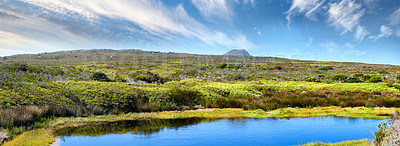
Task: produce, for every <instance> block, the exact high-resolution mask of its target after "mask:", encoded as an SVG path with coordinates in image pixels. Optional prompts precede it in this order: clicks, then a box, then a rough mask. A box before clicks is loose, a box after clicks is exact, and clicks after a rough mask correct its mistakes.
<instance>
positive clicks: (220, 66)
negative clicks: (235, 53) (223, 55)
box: [217, 63, 227, 69]
mask: <svg viewBox="0 0 400 146" xmlns="http://www.w3.org/2000/svg"><path fill="white" fill-rule="evenodd" d="M226 66H227V64H226V63H221V64H220V65H218V66H217V68H220V69H224V68H225V67H226Z"/></svg>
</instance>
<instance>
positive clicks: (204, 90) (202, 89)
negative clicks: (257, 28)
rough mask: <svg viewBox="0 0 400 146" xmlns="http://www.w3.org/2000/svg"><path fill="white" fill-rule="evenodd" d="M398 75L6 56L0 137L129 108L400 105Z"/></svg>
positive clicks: (156, 55)
mask: <svg viewBox="0 0 400 146" xmlns="http://www.w3.org/2000/svg"><path fill="white" fill-rule="evenodd" d="M66 64H68V65H66ZM399 70H400V66H393V65H374V64H362V63H341V62H316V61H299V60H289V59H282V58H273V57H230V56H215V55H193V54H179V53H161V52H145V51H140V50H119V51H116V50H105V49H103V50H78V51H64V52H55V53H44V54H34V55H32V54H31V55H15V56H9V57H3V58H1V60H0V80H1V82H0V126H1V128H0V131H1V132H6V133H7V135H8V136H10V137H11V138H15V136H16V135H18V134H20V133H22V132H24V131H27V130H31V129H36V128H39V127H43V123H46V122H47V121H48V120H49V119H53V118H61V117H86V116H89V117H90V116H94V115H115V114H126V113H131V112H152V111H171V110H189V109H198V108H243V109H262V110H265V111H270V110H279V109H282V108H283V109H284V108H296V107H297V108H313V107H329V106H338V107H343V108H344V107H360V106H361V107H364V106H365V107H369V108H375V109H376V108H378V107H399V106H400V98H399V96H400V94H399V93H400V85H399V84H398V83H396V81H398V80H399ZM369 112H372V111H369ZM277 115H280V114H277Z"/></svg>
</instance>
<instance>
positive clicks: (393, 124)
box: [374, 110, 400, 146]
mask: <svg viewBox="0 0 400 146" xmlns="http://www.w3.org/2000/svg"><path fill="white" fill-rule="evenodd" d="M399 115H400V113H399V111H398V110H396V112H395V113H394V114H393V115H392V118H391V121H390V122H388V123H381V124H379V125H378V128H379V129H378V131H376V132H375V134H374V135H375V140H374V144H375V145H378V146H381V145H382V146H392V145H399V144H400V137H399V136H400V133H399V132H400V121H399Z"/></svg>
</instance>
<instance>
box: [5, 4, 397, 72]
mask: <svg viewBox="0 0 400 146" xmlns="http://www.w3.org/2000/svg"><path fill="white" fill-rule="evenodd" d="M93 48H111V49H128V48H133V49H142V50H152V51H168V52H169V51H173V52H185V53H196V54H217V55H218V54H223V53H225V52H227V51H229V50H231V49H237V48H239V49H246V50H248V52H249V53H250V54H252V55H254V56H272V57H284V58H290V59H304V60H323V61H350V62H366V63H379V64H381V63H382V64H396V65H400V59H399V58H400V57H399V56H400V1H399V0H260V1H256V0H164V1H159V0H143V1H139V0H85V1H78V0H3V1H1V2H0V56H7V55H13V54H21V53H42V52H52V51H60V50H75V49H93Z"/></svg>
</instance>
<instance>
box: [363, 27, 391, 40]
mask: <svg viewBox="0 0 400 146" xmlns="http://www.w3.org/2000/svg"><path fill="white" fill-rule="evenodd" d="M392 33H393V30H392V29H391V28H390V27H387V26H385V25H382V26H381V28H380V33H379V34H378V35H376V36H369V38H370V39H373V40H374V41H376V40H379V39H381V38H384V37H389V36H390V35H392Z"/></svg>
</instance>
